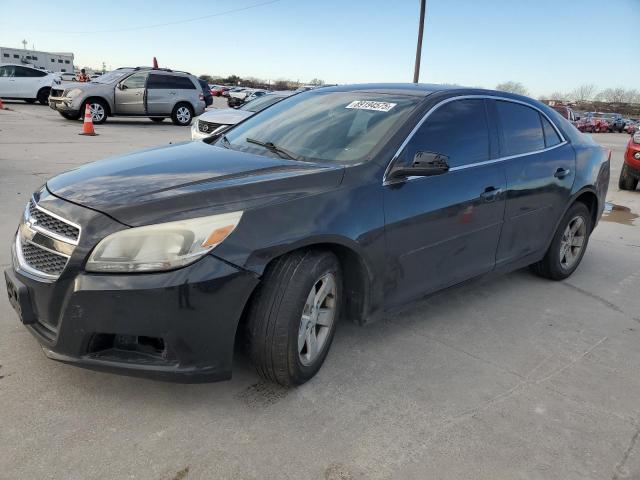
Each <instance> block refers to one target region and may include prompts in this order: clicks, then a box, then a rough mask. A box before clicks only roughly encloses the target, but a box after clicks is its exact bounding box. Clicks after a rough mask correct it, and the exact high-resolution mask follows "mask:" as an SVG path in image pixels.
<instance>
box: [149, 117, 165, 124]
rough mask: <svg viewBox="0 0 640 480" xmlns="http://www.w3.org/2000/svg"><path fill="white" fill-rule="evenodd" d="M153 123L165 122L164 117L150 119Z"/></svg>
mask: <svg viewBox="0 0 640 480" xmlns="http://www.w3.org/2000/svg"><path fill="white" fill-rule="evenodd" d="M149 118H150V119H151V120H152V121H154V122H156V123H160V122H163V121H164V117H149Z"/></svg>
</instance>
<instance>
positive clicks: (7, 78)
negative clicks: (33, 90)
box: [0, 65, 18, 98]
mask: <svg viewBox="0 0 640 480" xmlns="http://www.w3.org/2000/svg"><path fill="white" fill-rule="evenodd" d="M17 96H18V95H17V86H16V78H15V66H14V65H3V66H2V67H0V98H1V97H5V98H11V97H17Z"/></svg>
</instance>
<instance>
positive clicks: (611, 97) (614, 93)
mask: <svg viewBox="0 0 640 480" xmlns="http://www.w3.org/2000/svg"><path fill="white" fill-rule="evenodd" d="M624 99H625V89H624V88H622V87H617V88H607V89H605V90H603V91H601V92H600V93H599V94H598V95H596V100H598V101H600V102H610V103H623V102H624Z"/></svg>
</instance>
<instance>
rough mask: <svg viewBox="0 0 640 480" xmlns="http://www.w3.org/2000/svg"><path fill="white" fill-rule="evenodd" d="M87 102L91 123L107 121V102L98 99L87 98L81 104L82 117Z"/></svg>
mask: <svg viewBox="0 0 640 480" xmlns="http://www.w3.org/2000/svg"><path fill="white" fill-rule="evenodd" d="M87 104H88V105H89V111H90V112H91V120H92V121H93V123H95V124H96V125H100V124H101V123H104V122H106V121H107V104H106V103H105V102H103V101H102V100H98V99H94V100H88V101H86V102H85V103H84V104H83V105H82V109H81V110H80V112H81V115H82V117H83V118H84V112H85V109H86V108H87Z"/></svg>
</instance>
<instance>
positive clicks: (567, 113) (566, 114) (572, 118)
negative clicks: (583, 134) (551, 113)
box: [551, 105, 580, 125]
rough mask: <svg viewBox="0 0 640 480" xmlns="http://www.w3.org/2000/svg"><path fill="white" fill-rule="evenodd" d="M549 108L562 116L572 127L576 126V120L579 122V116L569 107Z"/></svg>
mask: <svg viewBox="0 0 640 480" xmlns="http://www.w3.org/2000/svg"><path fill="white" fill-rule="evenodd" d="M551 108H553V109H554V110H555V111H556V112H558V113H559V114H560V115H562V117H563V118H565V119H567V120H568V121H569V122H571V123H573V124H574V125H576V124H577V122H578V120H580V116H579V115H577V114H576V112H575V111H574V110H573V109H572V108H571V107H567V106H566V105H554V106H553V107H551Z"/></svg>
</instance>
